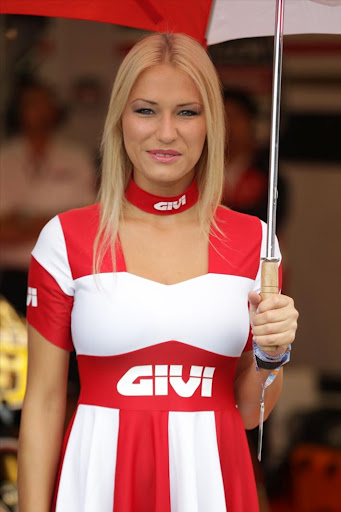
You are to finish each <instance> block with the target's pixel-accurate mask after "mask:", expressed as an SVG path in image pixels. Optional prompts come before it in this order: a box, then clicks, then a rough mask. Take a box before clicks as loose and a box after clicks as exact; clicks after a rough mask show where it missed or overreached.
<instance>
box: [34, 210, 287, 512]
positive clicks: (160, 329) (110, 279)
mask: <svg viewBox="0 0 341 512" xmlns="http://www.w3.org/2000/svg"><path fill="white" fill-rule="evenodd" d="M216 220H217V224H218V226H219V228H220V230H221V231H222V233H223V234H224V236H223V235H222V234H220V233H218V232H217V231H215V230H214V229H213V230H212V233H211V235H210V245H209V269H208V273H207V274H205V275H202V276H200V277H196V278H193V279H189V280H187V281H183V282H181V283H178V284H173V285H164V284H160V283H157V282H154V281H151V280H149V279H145V278H143V277H138V276H136V275H133V274H131V273H129V272H127V269H126V266H125V261H124V256H123V253H122V250H121V249H120V247H118V249H117V255H116V259H117V268H116V271H115V273H113V272H112V263H111V256H110V254H106V255H105V257H104V260H103V265H102V268H101V273H100V274H97V275H95V276H94V275H93V273H92V256H93V243H94V239H95V236H96V232H97V229H98V222H99V207H98V205H94V206H90V207H87V208H82V209H79V210H72V211H69V212H66V213H63V214H61V215H58V216H57V217H54V218H53V219H52V220H51V221H50V222H49V223H48V224H47V225H46V226H45V228H44V229H43V231H42V232H41V235H40V237H39V239H38V242H37V244H36V246H35V248H34V250H33V253H32V263H31V268H30V275H29V288H28V300H27V303H28V314H27V318H28V322H29V323H30V324H31V325H32V326H33V327H35V328H36V329H37V330H38V331H39V332H40V333H41V334H42V335H43V336H44V337H45V338H46V339H47V340H49V341H50V342H51V343H54V344H55V345H57V346H59V347H61V348H63V349H65V350H72V349H73V348H75V350H76V352H77V360H78V366H79V373H80V380H81V393H80V397H79V402H78V406H77V410H76V412H75V415H74V417H73V420H72V422H71V425H70V427H69V429H68V432H67V434H66V437H65V442H64V449H63V455H62V460H61V464H60V471H59V475H58V481H57V485H56V493H55V503H54V505H53V510H55V511H57V512H94V511H100V512H113V511H114V512H210V511H212V512H213V511H214V512H256V511H258V500H257V494H256V488H255V482H254V477H253V470H252V465H251V460H250V456H249V450H248V445H247V440H246V436H245V431H244V427H243V423H242V420H241V416H240V414H239V411H238V408H237V406H236V403H235V398H234V393H233V383H234V376H235V371H236V365H237V362H238V359H239V357H240V355H241V354H242V352H243V351H244V350H251V337H250V336H249V332H250V324H249V312H248V292H249V291H250V290H257V291H259V288H260V258H261V254H262V251H263V250H264V247H265V229H264V228H265V226H264V224H263V223H262V222H261V221H260V220H259V219H257V218H256V217H251V216H247V215H243V214H239V213H236V212H233V211H231V210H227V209H225V208H223V207H219V208H218V211H217V216H216ZM277 252H278V256H279V250H278V248H277Z"/></svg>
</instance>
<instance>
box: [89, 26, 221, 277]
mask: <svg viewBox="0 0 341 512" xmlns="http://www.w3.org/2000/svg"><path fill="white" fill-rule="evenodd" d="M165 63H166V64H171V65H172V66H175V67H176V68H178V69H180V70H182V71H184V72H186V73H187V74H188V75H189V76H190V77H191V78H192V80H193V81H194V83H195V85H196V86H197V88H198V91H199V93H200V95H201V98H202V101H203V106H204V114H205V118H206V126H207V136H206V141H205V144H204V148H203V151H202V154H201V156H200V159H199V161H198V163H197V165H196V175H197V183H198V189H199V203H198V204H199V212H200V213H199V216H200V223H201V226H202V228H203V230H204V232H205V233H206V234H207V235H208V233H209V227H210V225H211V223H212V222H213V223H214V213H215V210H216V208H217V207H218V205H219V202H220V199H221V192H222V185H223V176H224V145H225V121H224V106H223V101H222V94H221V87H220V82H219V79H218V76H217V72H216V70H215V68H214V66H213V64H212V62H211V60H210V58H209V56H208V55H207V53H206V52H205V50H204V49H203V48H202V46H201V45H200V44H199V43H198V42H197V41H195V40H194V39H192V38H190V37H189V36H186V35H184V34H167V33H164V34H155V35H151V36H148V37H146V38H144V39H143V40H141V41H140V42H138V43H137V44H136V45H135V46H134V47H133V48H132V49H131V50H130V52H129V53H128V54H127V55H126V57H125V58H124V60H123V62H122V64H121V66H120V68H119V70H118V73H117V76H116V79H115V82H114V86H113V90H112V93H111V98H110V104H109V109H108V114H107V118H106V122H105V126H104V133H103V138H102V146H101V149H102V156H103V159H102V181H101V187H100V193H99V198H100V225H99V230H98V233H97V236H96V240H95V245H94V272H95V273H99V272H100V267H101V263H102V260H103V257H104V254H105V253H106V251H107V250H108V249H109V248H110V249H111V251H112V258H113V263H114V266H115V254H114V252H115V251H114V247H115V245H116V240H117V234H118V227H119V221H120V219H121V218H122V216H123V207H124V204H125V201H126V200H125V197H124V192H125V189H126V187H127V185H128V183H129V179H130V176H131V172H132V164H131V162H130V160H129V158H128V156H127V153H126V150H125V147H124V142H123V134H122V123H121V119H122V114H123V111H124V109H125V106H126V104H127V101H128V98H129V95H130V92H131V90H132V88H133V86H134V84H135V82H136V80H137V78H138V77H139V75H140V74H141V73H142V72H143V71H144V70H145V69H147V68H149V67H151V66H156V65H159V64H165Z"/></svg>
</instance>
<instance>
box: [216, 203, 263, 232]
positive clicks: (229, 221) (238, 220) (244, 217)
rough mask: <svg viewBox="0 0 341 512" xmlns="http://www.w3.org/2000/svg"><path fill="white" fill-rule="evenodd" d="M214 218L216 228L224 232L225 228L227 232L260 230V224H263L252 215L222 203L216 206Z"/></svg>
mask: <svg viewBox="0 0 341 512" xmlns="http://www.w3.org/2000/svg"><path fill="white" fill-rule="evenodd" d="M214 218H215V222H216V224H217V226H218V228H219V229H220V230H221V231H222V232H223V233H225V231H226V230H227V232H229V231H231V230H240V229H242V230H243V231H245V230H246V231H247V232H248V231H250V230H251V231H254V230H262V225H264V224H265V223H264V222H263V221H262V220H261V219H259V218H258V217H255V216H254V215H249V214H246V213H240V212H237V211H235V210H231V209H230V208H228V207H226V206H223V205H219V206H218V208H217V210H216V213H215V217H214Z"/></svg>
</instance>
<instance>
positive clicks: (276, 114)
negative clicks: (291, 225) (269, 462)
mask: <svg viewBox="0 0 341 512" xmlns="http://www.w3.org/2000/svg"><path fill="white" fill-rule="evenodd" d="M284 2H285V0H277V7H276V28H275V37H274V57H273V82H272V114H271V139H270V159H269V192H268V194H269V197H268V218H267V232H266V253H265V258H264V259H263V261H262V269H261V296H262V300H264V299H266V298H267V297H268V296H270V295H272V294H274V293H278V258H276V256H275V240H276V208H277V196H278V192H277V177H278V153H279V121H280V105H281V79H282V56H283V24H284ZM276 348H277V347H273V346H271V347H266V350H268V351H269V352H271V351H275V350H276ZM267 385H268V381H267V382H266V383H265V384H263V383H262V388H263V389H262V395H261V399H260V416H259V429H258V449H257V457H258V460H259V461H260V460H261V458H262V445H263V421H264V392H265V388H266V387H267Z"/></svg>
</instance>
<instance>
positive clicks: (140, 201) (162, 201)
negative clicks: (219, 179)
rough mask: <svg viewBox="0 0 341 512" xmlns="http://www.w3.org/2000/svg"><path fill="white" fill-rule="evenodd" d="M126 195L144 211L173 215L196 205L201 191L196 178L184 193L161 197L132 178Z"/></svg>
mask: <svg viewBox="0 0 341 512" xmlns="http://www.w3.org/2000/svg"><path fill="white" fill-rule="evenodd" d="M125 197H126V199H127V200H128V201H129V203H131V204H133V205H134V206H136V208H139V209H140V210H143V211H144V212H147V213H153V214H154V215H173V214H174V213H181V212H184V211H185V210H188V208H191V207H192V206H194V205H195V204H196V203H197V202H198V199H199V192H198V186H197V180H196V179H194V180H193V182H192V183H191V185H190V186H189V187H188V189H187V190H185V191H184V192H183V193H182V194H179V195H178V196H175V197H160V196H156V195H154V194H150V193H149V192H147V191H146V190H142V189H141V188H140V187H139V186H138V185H136V183H135V182H134V181H133V179H132V178H131V179H130V182H129V185H128V187H127V189H126V191H125Z"/></svg>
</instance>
